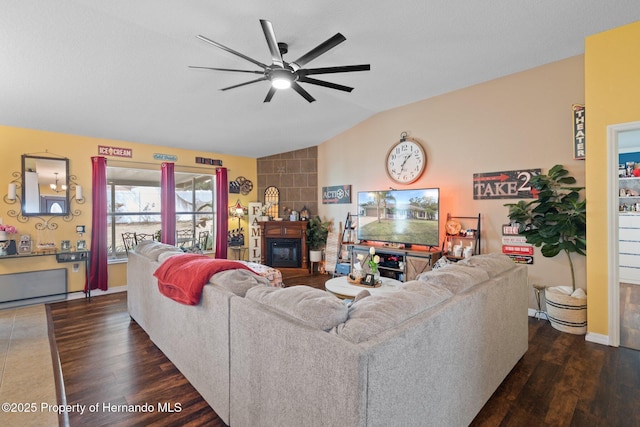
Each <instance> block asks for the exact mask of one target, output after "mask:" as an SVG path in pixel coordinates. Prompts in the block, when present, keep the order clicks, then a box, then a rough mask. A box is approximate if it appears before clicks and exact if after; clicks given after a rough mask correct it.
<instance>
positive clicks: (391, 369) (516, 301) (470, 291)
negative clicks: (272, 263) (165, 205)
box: [127, 243, 528, 427]
mask: <svg viewBox="0 0 640 427" xmlns="http://www.w3.org/2000/svg"><path fill="white" fill-rule="evenodd" d="M152 245H153V246H148V245H145V246H147V247H146V248H145V246H142V247H138V248H136V251H134V252H131V253H130V254H129V266H128V273H127V275H128V304H129V312H130V314H131V317H132V318H133V319H134V320H135V321H136V322H138V323H139V324H140V326H141V327H142V328H143V329H144V330H145V331H147V333H148V334H149V336H150V338H151V339H152V340H153V342H154V343H155V344H156V345H157V346H158V347H159V348H160V349H161V350H162V351H163V352H164V353H165V354H166V355H167V357H168V358H169V359H170V360H171V361H172V362H173V363H174V364H175V365H176V366H177V367H178V369H180V371H181V372H182V373H183V374H184V375H185V377H187V379H189V381H190V382H191V383H192V384H193V385H194V387H195V388H196V389H197V390H198V391H199V392H200V393H201V394H202V396H203V397H204V398H205V399H206V400H207V402H208V403H209V404H210V405H211V407H212V408H213V409H214V410H215V411H216V413H218V415H219V416H220V417H221V418H222V419H223V420H224V421H225V423H227V424H229V425H231V426H234V427H235V426H301V425H304V426H390V425H402V426H414V425H415V426H424V425H434V426H441V425H446V426H464V425H468V424H469V423H470V422H471V421H472V420H473V418H474V417H475V415H476V414H477V413H478V411H479V410H480V409H481V408H482V406H483V405H484V404H485V403H486V401H487V400H488V399H489V397H490V396H491V394H492V393H493V392H494V391H495V390H496V388H497V387H498V386H499V385H500V383H501V382H502V381H503V379H504V378H505V377H506V375H507V374H508V373H509V371H510V370H511V369H512V368H513V366H514V365H515V364H516V363H517V362H518V360H519V359H520V358H521V357H522V355H523V354H524V353H525V352H526V350H527V346H528V327H527V302H528V293H527V276H526V267H524V266H522V265H517V264H514V263H513V262H512V261H511V260H510V259H509V258H507V257H505V256H503V255H479V256H474V257H471V258H470V259H468V260H465V261H463V262H459V263H458V264H454V265H450V266H446V267H445V268H442V269H439V270H435V271H431V272H428V273H423V274H422V275H420V276H419V277H418V280H415V281H411V282H407V283H405V284H403V285H402V287H401V289H400V290H399V291H398V292H395V293H393V294H389V295H384V296H368V297H366V298H363V299H360V300H358V301H357V302H355V303H353V304H352V305H351V306H350V307H349V306H348V305H347V304H345V303H344V302H343V301H341V300H339V299H338V298H336V297H335V296H334V295H332V294H330V293H328V292H325V291H322V290H319V289H313V288H310V287H307V286H293V287H289V288H274V287H269V286H266V281H265V280H264V279H262V278H260V277H258V276H255V275H252V274H251V273H250V272H245V271H244V270H237V271H227V272H223V273H218V274H216V275H214V276H213V277H212V278H211V280H210V283H209V284H208V285H206V286H205V288H204V292H203V295H202V300H201V302H200V304H199V305H197V306H185V305H181V304H178V303H176V302H174V301H172V300H170V299H168V298H166V297H164V296H162V295H160V294H159V292H158V289H157V282H156V279H155V278H154V277H153V272H154V271H155V269H156V268H157V267H158V266H159V265H160V263H161V262H162V261H163V258H166V257H168V256H172V255H176V254H175V252H174V253H173V254H170V251H174V249H172V248H171V247H164V246H158V245H160V244H158V243H153V244H152ZM239 272H242V273H239Z"/></svg>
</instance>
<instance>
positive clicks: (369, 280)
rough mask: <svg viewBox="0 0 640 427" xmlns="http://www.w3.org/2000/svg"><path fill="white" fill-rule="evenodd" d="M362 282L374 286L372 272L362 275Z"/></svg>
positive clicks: (374, 280) (374, 281)
mask: <svg viewBox="0 0 640 427" xmlns="http://www.w3.org/2000/svg"><path fill="white" fill-rule="evenodd" d="M362 284H363V285H367V286H375V285H376V279H375V278H374V277H373V274H367V275H366V276H364V279H362Z"/></svg>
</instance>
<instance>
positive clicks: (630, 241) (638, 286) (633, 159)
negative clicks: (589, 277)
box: [608, 122, 640, 350]
mask: <svg viewBox="0 0 640 427" xmlns="http://www.w3.org/2000/svg"><path fill="white" fill-rule="evenodd" d="M608 147H609V149H608V157H609V197H608V198H609V202H610V203H609V208H608V211H609V218H610V219H611V220H610V221H609V224H610V230H609V248H610V254H609V257H610V260H609V261H610V262H609V269H610V274H609V345H612V346H618V345H620V346H623V347H628V348H633V349H636V350H640V173H639V172H635V173H634V170H635V164H636V163H640V122H633V123H625V124H620V125H613V126H609V128H608Z"/></svg>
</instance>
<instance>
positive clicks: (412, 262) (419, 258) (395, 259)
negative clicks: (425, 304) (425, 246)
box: [351, 244, 442, 282]
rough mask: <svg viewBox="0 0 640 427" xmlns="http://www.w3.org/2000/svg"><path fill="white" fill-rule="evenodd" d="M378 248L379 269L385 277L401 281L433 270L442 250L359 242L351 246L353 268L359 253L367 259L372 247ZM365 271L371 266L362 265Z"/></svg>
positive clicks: (412, 278) (413, 278)
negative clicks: (413, 248) (393, 246)
mask: <svg viewBox="0 0 640 427" xmlns="http://www.w3.org/2000/svg"><path fill="white" fill-rule="evenodd" d="M372 246H373V247H375V248H376V255H378V256H380V264H379V265H378V269H379V270H380V275H381V276H383V277H390V278H392V279H396V280H399V281H401V282H407V281H409V280H415V278H416V276H418V275H419V274H420V273H424V272H425V271H429V270H431V267H433V264H435V262H436V261H437V260H438V259H439V258H440V256H441V255H442V252H441V251H440V250H434V249H433V248H434V247H429V250H412V249H409V248H406V247H405V248H391V247H385V246H374V245H365V244H358V245H353V247H352V248H351V252H352V253H351V269H352V270H353V264H354V263H355V262H357V260H358V255H362V256H363V257H365V259H366V258H367V257H368V256H369V250H370V249H371V247H372ZM362 267H363V268H364V270H365V272H368V271H369V267H368V266H367V265H366V263H365V265H363V266H362Z"/></svg>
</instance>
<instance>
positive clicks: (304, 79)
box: [298, 77, 353, 92]
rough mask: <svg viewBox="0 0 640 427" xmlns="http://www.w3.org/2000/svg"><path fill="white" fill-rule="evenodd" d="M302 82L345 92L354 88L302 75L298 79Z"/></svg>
mask: <svg viewBox="0 0 640 427" xmlns="http://www.w3.org/2000/svg"><path fill="white" fill-rule="evenodd" d="M298 81H299V82H300V83H311V84H312V85H318V86H324V87H328V88H331V89H337V90H343V91H345V92H351V91H352V90H353V88H352V87H349V86H343V85H339V84H337V83H330V82H325V81H322V80H318V79H312V78H311V77H300V78H299V79H298Z"/></svg>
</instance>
